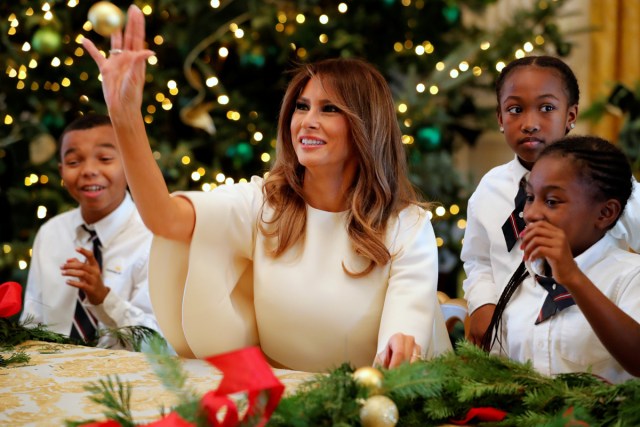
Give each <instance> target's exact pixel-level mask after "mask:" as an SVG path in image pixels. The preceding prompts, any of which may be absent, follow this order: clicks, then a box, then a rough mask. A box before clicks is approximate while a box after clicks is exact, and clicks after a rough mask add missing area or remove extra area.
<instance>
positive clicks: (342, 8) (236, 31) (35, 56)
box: [0, 0, 556, 270]
mask: <svg viewBox="0 0 640 427" xmlns="http://www.w3.org/2000/svg"><path fill="white" fill-rule="evenodd" d="M80 1H82V0H68V1H66V4H64V5H62V4H61V3H64V2H56V1H54V0H51V1H45V2H42V4H41V6H40V8H39V9H34V8H33V7H28V8H27V9H26V10H24V11H23V12H21V13H17V12H14V13H11V14H10V15H9V16H8V17H7V20H8V22H9V27H8V30H7V33H6V34H7V36H8V37H9V41H10V42H11V40H12V39H14V40H15V39H18V36H19V34H20V31H21V29H22V28H24V27H25V25H22V23H23V20H24V19H27V18H32V17H40V18H41V19H42V22H45V23H46V22H51V23H53V22H55V20H56V11H55V9H56V8H57V7H61V6H65V7H66V8H68V9H73V8H75V7H77V6H78V5H79V4H80ZM425 1H426V0H402V1H401V3H402V5H403V6H405V7H415V8H416V9H418V10H420V9H422V8H424V6H425ZM547 1H556V0H541V1H540V2H539V5H538V7H541V8H543V7H547ZM105 3H106V2H105ZM221 3H222V2H221V1H219V0H211V2H210V7H211V8H212V9H217V8H220V7H221ZM139 6H140V9H141V10H142V12H143V13H144V14H145V15H147V16H149V15H152V14H154V13H157V14H160V16H161V17H162V18H163V19H170V16H169V12H168V11H167V10H158V11H154V9H153V7H152V6H151V5H150V4H141V5H139ZM114 7H115V6H114ZM349 10H350V9H349V3H348V2H342V3H339V4H338V5H337V6H336V7H335V10H318V9H314V10H313V11H310V12H308V13H306V14H305V13H300V12H295V11H291V10H289V11H285V10H282V11H279V12H278V13H277V22H276V23H275V28H274V29H275V31H276V32H278V33H283V34H286V35H293V34H294V33H295V32H296V29H297V27H299V26H302V25H305V23H306V22H308V21H309V20H311V19H317V20H318V22H319V23H320V24H321V25H322V26H325V25H327V24H329V23H330V21H331V19H332V15H333V14H335V13H338V14H347V13H349ZM46 28H47V27H46V26H45V27H42V26H41V27H40V30H39V31H42V30H43V29H46ZM92 30H94V25H93V23H92V22H91V21H90V20H89V19H88V20H87V21H86V22H85V23H84V24H83V25H82V28H81V30H80V31H78V32H77V33H75V34H64V35H60V34H58V33H56V32H55V31H49V32H48V33H46V32H45V33H41V34H39V36H40V38H37V36H38V34H34V36H33V38H31V42H29V41H24V42H23V43H22V44H21V47H20V50H21V51H22V52H23V59H24V61H23V63H14V62H12V61H11V60H9V61H7V62H8V65H7V68H6V70H5V74H6V76H7V77H8V78H9V79H10V80H9V81H13V82H15V83H14V84H15V88H16V89H17V90H19V91H22V90H24V91H32V92H38V91H45V92H51V93H52V94H56V93H57V92H60V91H61V90H64V89H67V88H71V87H73V86H74V84H75V82H76V81H77V80H79V81H82V82H84V81H87V80H89V79H92V78H97V79H99V80H100V79H101V76H100V75H99V74H98V73H97V71H96V75H91V74H90V73H88V72H86V71H82V72H80V73H75V72H74V68H73V66H74V64H75V63H76V61H78V60H79V58H82V57H83V56H85V55H86V52H85V51H84V49H83V47H82V40H83V38H84V37H85V36H87V35H88V34H89V33H90V32H91V31H92ZM45 31H46V30H45ZM228 31H229V32H231V33H232V34H233V36H234V37H235V38H236V39H242V38H243V37H245V36H246V35H247V32H248V30H245V29H244V28H243V26H242V25H241V24H237V23H231V24H230V25H229V27H228ZM89 37H90V35H89ZM22 38H24V34H23V37H22ZM149 38H150V44H151V45H152V46H153V45H155V46H161V45H162V44H163V43H164V42H165V41H164V38H163V36H162V35H160V34H156V35H152V36H151V37H149ZM330 38H331V34H329V31H327V32H321V33H320V34H318V35H317V40H318V42H319V43H323V44H324V43H328V42H329V41H330ZM544 43H545V39H544V37H543V36H542V35H537V36H535V37H534V39H533V40H531V41H527V42H525V43H524V44H523V45H522V47H521V48H519V49H517V50H516V51H515V52H514V57H515V58H520V57H523V56H525V55H527V54H528V53H531V52H533V51H534V50H535V49H536V48H537V47H541V46H542V45H544ZM60 44H65V45H70V44H72V45H74V46H75V47H74V48H73V49H66V50H67V51H68V52H72V53H71V54H68V55H66V56H65V55H41V54H40V53H41V52H39V50H40V51H42V50H45V51H46V50H47V49H49V50H50V51H57V50H58V47H59V45H60ZM36 45H37V46H36ZM56 45H58V46H56ZM491 47H492V44H491V42H490V41H488V40H482V41H479V48H480V49H481V50H483V51H486V50H488V49H490V48H491ZM151 48H153V47H151ZM290 48H291V49H292V50H293V51H294V52H295V54H296V55H297V56H298V57H299V58H300V59H304V58H305V57H306V56H307V55H308V52H307V50H306V49H305V47H304V46H298V45H296V44H295V43H291V44H290ZM392 48H393V50H394V52H396V53H398V54H409V53H413V54H414V55H415V56H416V57H421V56H423V55H431V54H433V53H434V52H435V51H436V49H437V46H434V45H433V44H432V43H431V42H430V41H428V40H423V41H419V42H416V41H414V40H410V39H407V40H402V41H396V42H395V43H393V46H392ZM102 53H103V54H105V52H102ZM217 55H218V56H219V58H220V59H221V60H224V59H225V58H226V57H227V56H228V55H229V48H228V47H227V46H221V47H219V48H218V50H217ZM148 64H149V66H150V67H154V66H156V65H157V64H158V58H157V57H156V56H151V57H150V58H149V59H148ZM504 66H505V61H502V60H501V61H497V62H496V63H495V69H496V70H497V71H500V70H501V69H502V68H503V67H504ZM38 67H51V68H58V69H59V68H60V67H63V69H65V70H68V73H67V75H66V76H64V77H62V78H60V79H59V80H58V81H52V80H48V79H47V80H44V81H38V80H37V79H35V78H33V79H30V70H35V69H37V68H38ZM435 71H437V72H438V73H446V74H447V75H448V78H449V79H457V78H460V77H461V76H463V75H468V73H471V74H472V75H473V76H474V77H476V78H477V77H480V76H481V75H482V74H483V69H482V67H481V66H478V65H474V64H473V63H470V62H468V61H460V62H457V63H455V64H446V63H445V62H443V61H440V62H438V63H436V64H435ZM76 79H77V80H76ZM147 81H148V82H151V81H153V73H152V72H150V73H148V75H147ZM4 84H7V83H4ZM204 84H205V86H206V87H207V88H208V89H209V90H210V91H211V92H213V93H214V94H215V96H216V97H215V100H216V103H217V108H221V109H226V115H225V117H226V119H227V120H229V121H238V120H240V118H241V117H242V112H241V111H238V110H237V109H234V108H232V106H233V105H234V103H233V100H232V99H231V98H230V95H229V94H228V93H225V91H224V87H223V84H222V82H221V81H220V79H219V77H218V76H216V75H215V73H213V72H212V73H211V74H210V75H208V76H205V78H204ZM440 90H441V87H440V85H439V84H438V83H437V82H429V81H426V80H424V81H420V82H418V83H417V84H416V86H415V92H416V94H418V95H423V96H434V95H437V94H438V93H439V92H440ZM180 91H181V88H180V87H179V83H178V82H177V81H176V80H169V81H168V82H167V83H166V90H164V91H158V92H157V93H155V95H154V96H153V101H154V102H152V103H148V104H147V105H143V109H144V121H145V123H147V124H151V123H153V121H154V116H155V115H156V114H157V113H158V112H159V110H164V111H170V110H171V109H172V108H174V105H175V100H176V97H177V96H178V94H179V93H180ZM77 96H78V100H79V101H80V103H82V104H88V103H89V102H90V98H89V96H88V95H86V94H79V95H77ZM409 109H410V107H409V103H407V102H404V101H402V100H399V101H398V102H397V112H398V117H399V119H400V122H401V124H402V125H403V126H404V128H406V129H409V130H410V129H411V125H412V120H411V119H410V118H408V117H406V116H407V115H408V114H409V112H410V111H409ZM204 114H206V111H205V112H204ZM248 117H250V118H252V119H255V118H257V117H258V113H257V112H255V111H250V112H249V113H248ZM15 120H16V118H15V117H13V116H12V115H11V114H10V113H8V112H7V113H5V114H4V117H0V125H4V126H7V127H11V126H12V125H13V124H14V121H15ZM248 127H249V130H250V132H251V140H250V143H251V144H252V145H259V144H263V145H266V146H267V147H268V148H269V149H271V151H269V150H264V151H263V152H262V153H260V155H259V157H260V160H261V161H262V162H264V163H265V164H268V163H269V162H270V161H271V159H272V152H273V151H272V150H273V149H274V148H275V139H270V140H268V141H267V140H266V139H268V138H267V137H266V136H265V133H264V132H262V131H261V130H259V129H256V126H255V125H254V124H249V126H248ZM402 141H403V143H405V144H407V145H411V144H413V143H414V142H415V137H414V136H413V135H411V133H410V132H406V133H405V134H404V135H403V137H402ZM264 143H266V144H264ZM3 156H4V153H3V148H2V147H0V159H1V158H2V157H3ZM154 157H155V158H156V160H160V159H161V157H162V154H161V153H160V152H158V151H156V152H154ZM180 163H181V165H182V166H183V167H184V168H186V170H189V169H193V170H192V171H191V173H190V175H189V176H190V179H191V180H192V181H193V182H194V183H198V185H200V188H201V189H202V190H203V191H211V190H213V189H214V188H216V187H217V186H219V185H225V184H227V185H228V184H233V183H234V182H235V180H234V179H233V178H232V177H230V176H226V175H225V173H224V172H223V171H207V170H206V168H204V167H202V166H198V167H196V168H194V167H193V166H192V163H193V159H192V158H191V156H190V155H189V154H185V155H183V156H181V158H180ZM207 177H208V178H207ZM238 181H239V182H246V181H247V180H246V178H241V179H239V180H238ZM36 184H38V185H50V184H54V185H61V182H60V181H59V179H53V180H52V179H50V178H49V177H48V176H47V175H44V174H43V175H38V174H36V173H29V174H28V175H27V176H25V178H24V186H25V187H30V186H32V185H36ZM460 211H461V208H460V206H459V205H457V204H451V205H450V206H448V207H445V206H442V205H436V206H434V208H433V209H432V210H431V211H430V212H429V215H430V217H431V218H435V219H452V218H453V219H455V217H459V218H458V219H457V220H456V221H455V226H456V227H457V228H458V229H459V230H464V229H465V227H466V219H465V218H463V217H461V216H460V215H461V212H460ZM47 215H48V212H47V208H46V206H43V205H40V206H38V207H37V208H36V217H37V218H38V219H40V220H45V219H46V218H47ZM437 244H438V246H443V245H444V244H445V241H444V239H443V238H442V237H437ZM12 251H13V248H12V245H11V244H9V243H4V244H3V245H2V253H4V254H5V255H7V254H10V253H11V252H12ZM30 256H31V249H28V257H29V258H30ZM15 262H16V265H17V267H18V268H19V269H20V270H25V269H27V268H28V261H27V258H26V257H17V258H16V259H15Z"/></svg>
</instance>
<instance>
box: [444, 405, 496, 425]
mask: <svg viewBox="0 0 640 427" xmlns="http://www.w3.org/2000/svg"><path fill="white" fill-rule="evenodd" d="M506 416H507V413H506V412H504V411H501V410H500V409H496V408H492V407H489V406H488V407H481V408H471V409H469V411H468V412H467V416H466V417H464V418H463V419H461V420H449V422H450V423H451V424H455V425H460V426H461V425H465V424H468V423H469V422H470V421H471V420H473V419H475V420H476V421H502V420H503V419H504V418H505V417H506Z"/></svg>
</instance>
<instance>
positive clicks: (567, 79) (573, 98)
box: [495, 55, 580, 112]
mask: <svg viewBox="0 0 640 427" xmlns="http://www.w3.org/2000/svg"><path fill="white" fill-rule="evenodd" d="M519 67H543V68H552V69H554V70H556V71H557V72H558V73H559V74H560V77H562V81H563V82H564V88H565V91H566V95H567V99H568V100H569V105H578V102H579V101H580V88H579V87H578V80H577V79H576V76H575V74H573V71H571V68H569V66H568V65H567V64H565V63H564V62H563V61H562V60H560V59H558V58H556V57H555V56H545V55H543V56H525V57H524V58H519V59H516V60H513V61H511V62H510V63H509V64H508V65H507V66H506V67H504V68H503V69H502V71H501V72H500V75H498V78H497V79H496V84H495V88H496V97H497V99H498V112H499V111H500V96H501V95H502V86H503V85H504V82H505V80H506V79H507V77H508V76H509V75H510V74H511V72H512V71H513V70H515V69H517V68H519Z"/></svg>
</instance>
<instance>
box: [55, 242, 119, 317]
mask: <svg viewBox="0 0 640 427" xmlns="http://www.w3.org/2000/svg"><path fill="white" fill-rule="evenodd" d="M76 251H77V252H78V253H80V254H81V255H84V257H85V258H86V260H85V262H82V261H80V260H78V258H70V259H68V260H67V262H66V263H64V264H63V265H62V266H61V267H60V270H61V271H62V275H63V276H65V277H75V278H77V279H78V280H67V281H66V283H67V285H69V286H73V287H74V288H78V289H82V290H83V291H84V293H85V294H86V295H87V298H88V299H89V302H90V303H91V304H93V305H99V304H102V302H103V301H104V299H105V298H106V297H107V294H108V293H109V290H110V289H109V288H108V287H106V286H105V285H104V283H103V282H102V276H101V272H100V266H99V265H98V261H96V258H95V256H93V251H90V250H88V249H84V248H77V249H76Z"/></svg>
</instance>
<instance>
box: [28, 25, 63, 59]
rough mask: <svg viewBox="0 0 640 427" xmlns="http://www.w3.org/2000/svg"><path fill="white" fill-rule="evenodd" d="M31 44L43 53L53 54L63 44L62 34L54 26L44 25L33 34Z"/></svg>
mask: <svg viewBox="0 0 640 427" xmlns="http://www.w3.org/2000/svg"><path fill="white" fill-rule="evenodd" d="M31 46H32V47H33V50H35V51H36V52H38V53H40V54H42V55H53V54H54V53H56V52H57V51H58V50H59V49H60V46H62V36H61V35H60V33H59V32H58V31H56V30H55V29H54V28H53V27H42V28H39V29H38V30H37V31H36V32H35V33H34V34H33V39H31Z"/></svg>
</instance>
